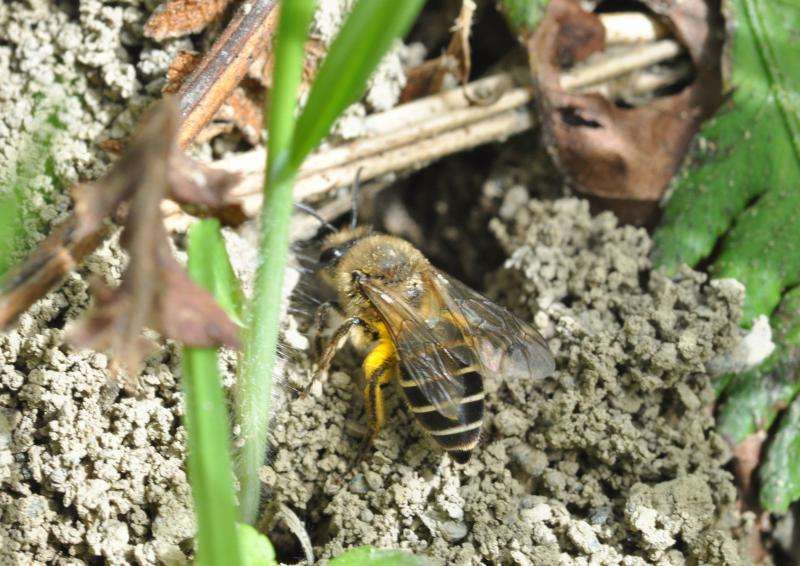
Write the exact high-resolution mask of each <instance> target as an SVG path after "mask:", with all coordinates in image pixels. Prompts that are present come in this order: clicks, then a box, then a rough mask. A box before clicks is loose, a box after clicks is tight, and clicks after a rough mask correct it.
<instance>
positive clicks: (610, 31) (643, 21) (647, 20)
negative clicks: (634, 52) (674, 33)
mask: <svg viewBox="0 0 800 566" xmlns="http://www.w3.org/2000/svg"><path fill="white" fill-rule="evenodd" d="M600 22H601V23H602V24H603V27H604V28H605V29H606V44H607V45H616V44H620V43H645V42H648V41H655V40H657V39H663V38H665V37H667V35H668V34H669V30H668V29H667V26H665V25H664V24H663V23H662V22H661V21H660V20H658V19H656V18H655V17H653V16H651V15H650V14H645V13H643V12H611V13H607V14H600Z"/></svg>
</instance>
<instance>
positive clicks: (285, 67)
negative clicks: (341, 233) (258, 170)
mask: <svg viewBox="0 0 800 566" xmlns="http://www.w3.org/2000/svg"><path fill="white" fill-rule="evenodd" d="M422 4H423V1H422V0H405V1H403V2H395V1H394V0H361V1H360V2H358V3H357V4H356V5H355V7H354V8H353V10H352V12H351V13H350V15H349V16H348V18H347V20H346V21H345V23H344V25H343V27H342V29H341V31H340V32H339V35H338V36H337V37H336V39H335V40H334V42H333V44H332V45H331V46H330V49H329V51H328V54H327V56H326V57H325V60H324V61H323V63H322V66H321V67H320V69H319V72H318V74H317V77H316V79H315V81H314V83H313V85H312V87H311V90H310V92H309V95H308V101H307V103H306V106H305V108H303V111H302V112H301V113H300V116H299V117H298V118H297V119H296V120H295V117H294V116H295V100H296V99H297V87H298V85H299V84H300V78H301V73H302V66H303V56H304V55H303V54H304V46H305V43H306V38H307V34H308V27H309V24H310V22H311V17H312V15H313V9H314V2H313V0H295V1H292V2H283V3H282V4H281V20H280V23H279V26H278V36H277V41H276V47H275V69H274V77H273V88H272V90H271V91H270V99H269V100H268V108H267V112H266V115H267V117H268V118H267V119H268V128H269V142H268V157H267V170H266V175H265V186H264V207H263V210H262V213H261V244H260V249H259V265H258V270H257V272H256V281H255V286H254V290H253V299H252V303H251V308H250V309H249V312H250V319H249V320H248V321H247V331H246V337H245V353H244V359H243V361H242V364H241V367H240V371H239V380H238V395H237V401H236V405H237V417H236V420H237V423H238V424H239V426H240V427H241V435H242V441H243V443H244V444H243V446H242V448H241V450H240V452H239V457H238V467H237V475H238V478H239V483H240V486H241V491H240V496H239V497H240V511H241V518H242V519H243V520H244V521H245V522H250V523H252V522H253V521H254V520H255V519H256V515H257V513H258V509H259V505H260V502H261V482H260V479H259V476H258V470H259V468H260V467H261V465H262V463H263V461H264V454H265V452H266V445H267V426H268V423H269V415H270V409H271V395H272V391H271V389H272V381H273V380H272V372H273V369H274V367H275V356H276V351H277V345H278V330H279V323H280V321H279V317H280V312H281V290H282V287H283V274H284V270H285V268H286V258H287V254H288V249H289V217H290V214H291V210H292V185H293V183H294V178H295V175H296V174H297V171H298V170H299V168H300V166H301V165H302V163H303V160H304V159H305V158H306V157H307V156H308V154H309V153H310V152H311V151H312V150H313V149H314V148H315V147H316V146H317V145H318V144H319V143H320V142H321V141H322V139H323V137H325V136H326V135H327V134H328V131H329V130H330V128H331V126H332V125H333V122H334V121H335V120H336V118H337V117H338V116H339V115H340V114H341V112H342V111H343V110H344V109H345V108H347V106H349V105H350V104H352V103H353V102H355V101H356V100H358V98H359V97H360V96H361V95H362V93H363V92H364V89H365V87H366V83H367V79H368V78H369V76H370V75H371V73H372V71H373V70H374V68H375V67H376V66H377V64H378V62H379V61H380V60H381V58H382V57H383V55H384V54H385V53H386V51H387V50H388V49H389V47H390V46H391V45H392V43H393V42H394V41H395V39H397V38H398V37H401V36H402V35H403V34H404V33H405V31H406V30H407V29H408V28H409V27H410V26H411V23H412V22H413V21H414V18H415V17H416V15H417V13H418V12H419V10H420V9H421V8H422Z"/></svg>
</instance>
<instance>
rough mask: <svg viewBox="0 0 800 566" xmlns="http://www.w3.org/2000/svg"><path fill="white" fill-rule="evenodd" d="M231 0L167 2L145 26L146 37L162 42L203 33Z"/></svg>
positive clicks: (156, 10) (181, 0)
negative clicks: (171, 38)
mask: <svg viewBox="0 0 800 566" xmlns="http://www.w3.org/2000/svg"><path fill="white" fill-rule="evenodd" d="M230 3H231V0H166V1H165V2H164V3H163V4H161V5H160V6H158V8H156V9H155V10H154V11H153V13H152V14H151V15H150V18H148V20H147V23H146V24H145V25H144V35H145V37H149V38H151V39H155V40H157V41H160V40H162V39H167V38H170V37H181V36H184V35H189V34H191V33H198V32H201V31H203V30H204V29H205V28H206V26H207V25H208V24H210V23H211V22H213V21H214V20H215V19H217V18H218V17H219V16H220V15H222V13H223V12H224V11H225V8H227V7H228V4H230Z"/></svg>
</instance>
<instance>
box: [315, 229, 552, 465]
mask: <svg viewBox="0 0 800 566" xmlns="http://www.w3.org/2000/svg"><path fill="white" fill-rule="evenodd" d="M320 264H321V266H320V269H321V272H322V275H323V279H324V280H326V281H327V282H328V283H329V284H330V285H331V286H332V287H333V288H334V289H335V291H336V293H337V295H338V300H339V305H340V308H343V311H344V315H345V316H346V319H345V321H344V323H343V324H342V325H341V326H340V327H339V328H338V329H337V330H336V331H335V332H334V334H333V336H332V338H331V341H330V343H329V344H328V345H327V347H326V348H325V349H324V350H323V351H322V355H321V357H320V361H319V365H318V373H317V375H321V374H325V373H327V371H328V369H329V367H330V364H331V362H332V360H333V358H334V356H335V355H336V352H337V351H338V350H340V349H341V348H342V347H343V346H344V345H345V344H346V343H347V341H348V340H350V341H351V342H352V343H353V345H354V346H356V348H357V349H359V350H361V351H363V352H365V353H366V355H365V357H364V361H363V364H362V367H363V370H364V377H365V378H366V386H365V388H364V399H365V409H366V415H367V420H368V423H369V429H368V433H367V437H366V438H365V444H364V446H367V445H369V443H370V442H371V441H372V439H374V437H375V436H376V435H377V434H378V431H380V429H381V427H382V426H383V424H384V420H385V415H384V402H383V394H382V391H381V390H382V388H383V387H384V386H385V385H386V384H388V383H389V382H390V381H392V380H396V382H397V384H398V385H399V386H400V389H401V391H402V393H403V397H404V399H405V402H406V405H407V406H408V408H409V410H410V411H411V412H412V413H413V414H414V417H416V420H417V422H418V423H419V424H420V426H421V427H422V428H423V430H425V432H427V433H428V434H429V435H430V436H431V437H432V438H433V440H434V441H435V442H436V443H437V444H438V445H439V446H441V447H442V448H443V449H444V450H445V451H447V452H448V453H449V454H450V456H451V457H452V458H453V459H454V460H455V461H456V462H458V463H462V464H463V463H466V462H467V461H468V460H469V459H470V456H471V455H472V452H473V450H474V449H475V447H476V446H477V444H478V441H479V439H480V435H481V429H482V427H483V416H484V396H485V393H484V386H483V378H484V376H488V375H497V376H501V377H503V378H505V379H516V378H532V379H542V378H544V377H547V376H549V375H550V374H552V373H553V371H554V369H555V364H554V361H553V356H552V355H551V353H550V351H549V349H548V347H547V344H546V343H545V341H544V339H543V338H542V336H541V335H540V334H539V333H538V332H537V331H536V330H534V329H533V328H532V327H531V326H530V325H528V324H527V323H525V322H523V321H522V320H520V319H519V318H517V317H516V316H514V315H513V314H511V313H510V312H509V311H508V310H506V309H505V308H503V307H501V306H498V305H497V304H495V303H493V302H492V301H490V300H489V299H487V298H486V297H484V296H482V295H480V294H479V293H477V292H475V291H473V290H472V289H470V288H469V287H467V286H466V285H464V284H463V283H461V282H460V281H458V280H456V279H454V278H453V277H450V276H449V275H447V274H445V273H443V272H442V271H440V270H438V269H437V268H435V267H434V266H433V265H431V263H430V262H429V261H428V260H427V259H426V258H425V256H423V254H422V253H421V252H420V251H419V250H417V249H416V248H415V247H414V246H412V245H411V244H410V243H409V242H407V241H405V240H403V239H401V238H397V237H393V236H388V235H385V234H379V233H374V232H372V231H371V230H370V229H369V228H367V227H358V228H353V227H351V228H349V229H344V230H341V231H338V232H335V233H333V234H330V235H329V236H328V237H326V238H325V239H324V241H323V245H322V250H321V254H320ZM362 452H363V448H362Z"/></svg>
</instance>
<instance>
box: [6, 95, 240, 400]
mask: <svg viewBox="0 0 800 566" xmlns="http://www.w3.org/2000/svg"><path fill="white" fill-rule="evenodd" d="M177 128H178V108H177V103H176V102H175V101H174V100H171V99H168V100H166V101H164V102H161V103H159V104H158V105H156V106H155V107H154V108H152V109H151V110H150V111H149V112H148V114H147V115H146V116H145V117H144V118H143V119H142V122H141V126H140V128H139V130H138V132H137V133H136V134H135V136H134V137H133V139H132V140H131V142H130V143H129V144H128V146H127V148H126V150H125V152H124V153H123V154H122V156H121V157H120V158H119V160H118V161H117V162H116V163H115V164H114V165H113V166H112V168H111V169H110V170H109V172H108V173H106V174H105V175H104V176H103V177H101V178H100V179H98V180H97V181H96V182H93V183H89V184H85V185H83V186H81V187H79V189H78V190H77V191H76V195H75V199H76V204H75V224H74V225H72V226H71V229H70V230H69V232H68V233H66V234H60V233H56V234H55V237H54V236H51V237H50V238H48V239H47V240H45V242H44V243H43V245H42V249H41V250H37V251H35V252H34V253H33V254H32V259H31V260H29V261H28V262H27V263H26V264H23V266H22V267H21V268H20V271H19V272H18V273H17V274H12V276H11V278H10V279H9V288H8V289H4V291H5V292H6V293H7V294H9V295H10V296H12V297H13V296H15V293H19V291H18V290H19V289H25V288H26V286H27V287H31V286H32V285H33V286H35V285H37V283H38V280H37V279H36V274H37V270H36V269H31V268H30V267H29V266H30V265H31V262H32V263H33V264H34V267H36V266H38V264H39V263H40V260H39V258H42V257H44V258H49V257H53V256H55V257H58V256H60V255H61V256H64V257H65V259H64V260H63V262H62V264H61V265H62V267H64V268H66V269H69V268H72V267H74V263H75V262H74V261H73V260H71V259H70V258H71V254H70V251H69V249H68V248H67V247H65V246H64V245H63V244H61V243H60V242H61V241H62V240H63V239H64V237H65V236H66V237H68V238H69V239H70V240H72V241H78V242H80V241H84V240H86V239H87V238H90V237H91V236H92V234H95V233H104V232H105V231H106V228H105V227H106V224H105V223H106V219H108V218H112V219H114V220H116V221H118V222H121V223H122V225H123V230H122V234H121V237H120V243H121V245H122V248H123V249H124V250H125V251H127V252H128V254H129V257H130V259H129V263H128V267H127V269H126V270H125V273H124V274H123V276H122V282H121V284H120V285H119V287H117V288H116V289H114V290H111V289H108V288H107V287H105V286H104V285H101V284H100V283H95V284H94V285H93V291H94V295H95V299H96V302H97V304H96V306H95V307H94V309H93V310H92V311H91V312H90V313H89V315H88V316H87V319H86V321H84V322H83V323H82V324H81V325H79V327H78V328H76V329H74V331H73V333H72V338H73V340H74V341H75V342H76V343H78V344H80V345H83V346H90V347H93V348H95V349H99V350H106V349H108V350H111V351H113V352H114V361H115V362H117V365H120V366H122V367H124V368H125V369H126V370H127V372H128V376H129V379H128V380H127V381H126V386H128V387H129V388H133V387H132V385H133V382H134V376H135V375H136V374H137V372H138V370H139V366H140V363H141V360H142V358H143V357H144V356H145V354H146V353H147V352H148V351H149V349H150V346H149V344H147V343H146V341H145V340H144V338H143V337H142V330H143V329H144V327H146V326H147V327H151V328H153V329H155V330H158V331H160V332H161V333H162V334H163V335H165V336H167V337H168V338H172V339H174V340H178V341H179V342H182V343H185V344H188V345H192V346H200V347H202V346H219V345H227V346H234V347H235V346H237V345H238V338H237V328H236V326H235V325H234V324H233V322H231V321H230V319H229V318H228V316H227V314H225V312H224V311H223V310H222V309H221V308H220V307H219V306H218V305H217V303H216V302H215V301H214V299H213V297H212V296H211V295H210V294H209V293H208V292H207V291H205V290H203V289H201V288H199V287H197V286H196V285H195V284H194V283H193V282H192V281H191V280H190V279H189V277H188V275H187V274H186V272H185V271H184V269H183V268H182V267H181V265H180V264H179V263H178V261H177V260H176V259H175V257H174V256H173V253H172V250H171V248H170V246H169V241H168V239H167V233H166V229H165V228H164V223H163V219H162V216H161V209H160V206H161V201H162V199H163V198H165V197H167V196H170V197H172V198H174V199H175V200H178V201H184V202H189V203H193V204H195V203H197V204H201V205H203V204H205V205H210V206H212V207H216V208H221V207H222V203H223V202H224V199H225V193H226V191H227V189H228V188H229V187H230V185H231V181H232V178H231V177H230V175H228V174H226V173H220V172H216V171H213V170H210V169H208V168H207V167H204V166H200V165H199V164H196V163H194V162H193V161H192V160H190V159H189V158H188V157H186V156H185V155H183V154H182V153H181V151H180V149H179V148H178V146H177V141H176V140H177ZM31 276H32V277H33V279H32V278H31Z"/></svg>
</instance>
